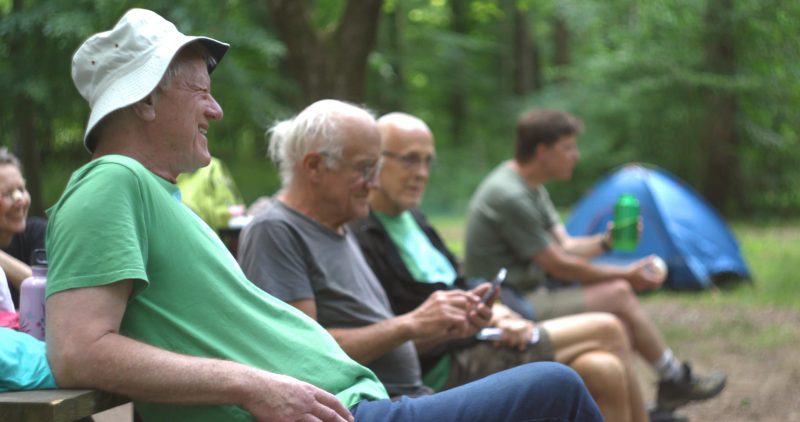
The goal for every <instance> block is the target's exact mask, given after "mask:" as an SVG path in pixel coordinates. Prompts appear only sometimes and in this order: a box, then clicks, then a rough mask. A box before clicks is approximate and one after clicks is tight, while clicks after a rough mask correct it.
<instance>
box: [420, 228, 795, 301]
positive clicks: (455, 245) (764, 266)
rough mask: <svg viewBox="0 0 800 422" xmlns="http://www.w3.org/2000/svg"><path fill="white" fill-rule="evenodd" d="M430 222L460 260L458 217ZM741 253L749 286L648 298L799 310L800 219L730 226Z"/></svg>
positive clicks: (461, 235)
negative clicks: (746, 269) (750, 277)
mask: <svg viewBox="0 0 800 422" xmlns="http://www.w3.org/2000/svg"><path fill="white" fill-rule="evenodd" d="M430 220H431V223H432V224H433V226H434V227H436V228H437V230H439V232H440V233H441V235H442V238H443V239H444V241H445V243H446V244H447V246H448V247H449V248H450V250H451V251H453V253H454V254H455V255H456V256H457V257H459V258H461V259H463V256H464V228H465V227H464V225H465V223H466V221H465V219H464V217H463V216H435V217H432V218H431V219H430ZM732 229H733V232H734V234H735V236H736V238H737V239H738V240H739V245H740V247H741V250H742V255H743V256H744V259H745V261H746V262H747V264H748V266H749V267H750V271H751V273H752V276H753V282H752V283H741V284H738V285H736V286H734V287H732V288H726V289H723V290H718V291H713V292H711V291H707V292H670V291H660V292H658V293H655V294H653V295H649V296H648V299H647V300H661V299H660V298H663V299H664V300H674V299H677V300H681V301H685V302H686V303H687V304H692V305H703V306H718V307H720V308H724V307H725V306H728V305H737V306H750V307H765V306H766V307H778V308H789V309H795V310H800V276H799V275H798V274H800V220H792V221H778V222H769V223H766V224H756V223H752V222H737V223H734V224H733V225H732Z"/></svg>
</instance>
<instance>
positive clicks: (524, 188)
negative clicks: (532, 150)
mask: <svg viewBox="0 0 800 422" xmlns="http://www.w3.org/2000/svg"><path fill="white" fill-rule="evenodd" d="M559 222H560V218H559V216H558V213H557V212H556V209H555V207H554V206H553V202H552V201H551V200H550V195H549V194H548V193H547V189H545V187H544V186H541V185H540V186H538V187H535V188H532V187H530V186H529V185H528V184H527V183H526V182H525V180H524V179H522V176H520V175H519V173H517V172H516V171H514V169H512V168H511V166H510V165H509V164H508V163H502V164H501V165H500V166H498V167H497V168H495V169H494V170H493V171H492V173H491V174H489V176H487V177H486V179H484V181H483V182H482V183H481V184H480V186H478V189H477V190H476V191H475V194H473V196H472V199H471V200H470V204H469V209H468V211H467V229H466V244H465V253H464V255H465V257H464V269H465V272H466V275H467V276H468V277H482V278H486V279H489V278H491V277H493V276H494V275H495V274H496V273H497V271H498V270H499V269H500V268H502V267H505V268H506V269H508V275H507V277H506V283H508V284H511V285H513V286H515V287H517V288H518V289H520V290H521V291H523V292H525V291H530V290H532V289H534V288H536V286H538V285H539V284H540V283H542V282H544V277H545V273H544V271H542V269H540V268H539V267H537V266H536V265H535V264H534V263H533V261H532V260H531V258H532V257H533V256H534V255H536V254H537V253H538V252H539V251H541V250H543V249H544V248H546V247H547V246H548V245H549V244H550V242H552V241H553V239H552V235H551V234H550V231H551V230H552V229H553V227H554V226H556V225H557V224H559Z"/></svg>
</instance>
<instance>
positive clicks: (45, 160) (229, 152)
mask: <svg viewBox="0 0 800 422" xmlns="http://www.w3.org/2000/svg"><path fill="white" fill-rule="evenodd" d="M131 7H147V8H149V9H152V10H154V11H156V12H158V13H160V14H162V15H163V16H164V17H166V18H167V19H169V20H171V21H172V22H174V23H175V24H176V25H177V26H178V28H179V29H180V30H182V31H183V32H185V33H191V34H204V35H209V36H212V37H215V38H218V39H221V40H224V41H227V42H229V43H231V45H232V49H231V51H230V52H229V53H228V55H227V56H226V58H225V63H224V65H223V66H220V68H219V69H218V70H217V71H216V72H215V73H214V76H213V84H214V85H213V90H214V95H215V96H216V97H217V99H218V101H219V102H220V104H222V106H223V108H224V110H225V118H224V119H223V120H222V121H221V122H219V123H217V124H215V125H212V127H211V130H210V133H209V139H211V140H212V152H213V153H214V154H215V155H217V156H219V157H220V158H222V159H223V160H224V161H226V163H227V164H228V165H229V166H230V168H231V170H232V172H233V174H234V178H235V179H236V180H237V183H238V184H239V185H240V188H241V190H242V193H243V194H244V196H245V199H246V200H248V201H252V200H253V199H255V197H257V196H259V195H265V194H271V193H273V192H274V191H275V190H276V189H277V187H278V186H279V183H278V180H277V173H276V171H275V168H274V166H273V165H272V164H270V163H269V162H268V161H267V159H266V158H265V157H264V152H265V143H264V131H265V129H266V128H268V127H269V125H270V124H271V123H272V122H273V121H275V120H276V119H278V118H283V117H287V116H289V115H291V114H294V113H295V112H297V111H298V110H299V109H301V108H302V107H304V106H305V105H307V104H308V103H310V102H311V101H313V100H315V99H317V98H321V97H330V96H333V97H337V98H341V99H347V100H351V101H355V102H359V103H364V104H366V105H367V106H368V107H369V108H371V109H372V110H374V111H375V112H376V113H378V114H382V113H385V112H389V111H395V110H402V111H406V112H409V113H413V114H416V115H418V116H420V117H421V118H423V119H424V120H426V121H427V122H428V123H429V124H430V126H431V128H432V129H433V131H434V134H435V135H436V137H437V146H438V152H439V157H440V160H439V164H438V166H437V169H436V171H435V172H434V174H433V176H432V181H431V184H430V187H429V191H428V194H427V196H426V200H425V201H426V202H425V208H427V209H428V210H429V211H434V212H461V211H462V210H463V207H464V206H465V205H466V202H467V201H468V199H469V196H470V195H471V193H472V191H473V189H474V188H475V187H476V186H477V184H478V183H479V182H480V180H481V179H482V178H483V177H484V176H485V174H486V173H487V172H488V171H489V170H491V168H492V167H494V166H495V165H497V164H498V163H499V162H500V161H502V160H504V159H506V158H507V157H509V156H510V155H511V152H512V148H513V133H514V132H513V129H514V124H515V121H516V115H517V114H518V113H519V112H520V111H521V110H523V109H525V108H529V107H551V108H561V109H564V110H567V111H569V112H571V113H573V114H575V115H577V116H579V117H581V118H582V119H583V120H584V122H585V124H586V131H585V133H584V135H583V136H582V137H581V140H580V146H581V151H582V163H581V164H580V165H579V166H578V169H577V171H576V174H575V179H574V181H573V182H571V183H559V184H557V185H554V186H553V187H551V189H550V191H551V194H552V195H553V197H554V199H555V201H556V203H557V204H560V205H569V204H571V203H572V202H573V201H575V200H576V199H577V198H578V196H579V195H580V194H581V193H582V192H583V191H585V190H586V189H587V188H589V187H590V186H591V184H592V183H593V182H595V181H596V180H597V179H598V178H599V177H600V176H601V175H603V174H604V173H606V172H608V171H610V170H612V169H614V168H615V167H617V166H619V165H621V164H623V163H626V162H630V161H639V162H645V163H651V164H654V165H658V166H661V167H663V168H665V169H667V170H669V171H671V172H673V173H674V174H676V175H677V176H679V177H680V178H682V179H684V180H685V181H686V182H687V183H689V184H691V185H692V186H694V187H695V188H696V189H697V190H699V191H700V192H701V193H702V194H703V195H704V196H705V197H706V198H707V199H709V200H710V201H711V202H712V203H713V204H714V205H715V206H717V207H718V209H720V210H721V211H723V212H725V213H726V214H729V215H738V216H750V215H779V216H780V215H789V214H792V213H796V212H797V211H800V193H799V192H800V166H798V165H797V164H796V163H798V162H800V148H798V147H800V145H799V144H800V139H799V138H798V137H799V136H800V135H799V133H798V132H800V113H798V112H797V110H798V109H800V26H798V25H797V21H798V19H800V2H785V1H778V0H668V1H664V0H636V1H634V0H581V1H576V0H561V1H558V0H539V1H533V0H460V1H459V0H261V1H258V0H250V1H245V0H217V1H202V0H194V1H188V0H170V1H167V0H140V1H136V2H133V1H125V0H123V1H110V0H0V16H2V19H1V20H0V58H2V60H1V61H0V87H2V88H3V91H4V93H5V95H4V96H3V100H2V102H0V144H3V145H7V146H9V147H10V148H11V149H12V150H13V151H15V152H16V153H17V154H18V155H19V156H20V158H21V159H22V160H23V162H24V165H25V173H26V177H27V179H28V184H29V187H30V190H31V194H32V197H33V198H34V205H33V209H32V212H33V213H35V214H40V213H41V212H42V210H43V209H44V208H46V207H48V206H50V205H51V204H52V203H53V202H55V200H56V199H57V198H58V196H59V194H60V192H61V190H62V189H63V186H64V185H65V184H66V181H67V178H68V176H69V174H70V172H71V171H73V170H74V169H76V168H77V167H78V166H79V165H81V164H82V163H84V162H86V161H87V160H88V159H89V157H88V154H87V153H86V152H85V150H83V146H82V143H81V139H82V131H83V127H84V124H85V121H86V119H87V117H88V106H87V105H86V102H85V101H84V100H83V99H82V98H81V97H80V96H79V94H78V93H77V91H76V90H75V88H74V86H73V85H72V81H71V78H70V62H71V56H72V54H73V52H74V50H75V49H76V48H77V47H78V46H79V45H80V43H81V42H82V41H83V40H84V39H85V38H86V37H88V36H89V35H91V34H92V33H95V32H98V31H102V30H107V29H109V28H111V27H112V26H113V25H114V23H115V22H116V21H117V19H119V17H120V16H121V15H122V14H123V13H124V11H125V10H127V9H129V8H131Z"/></svg>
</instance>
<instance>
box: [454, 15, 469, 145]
mask: <svg viewBox="0 0 800 422" xmlns="http://www.w3.org/2000/svg"><path fill="white" fill-rule="evenodd" d="M466 3H467V2H466V1H458V0H456V1H451V2H450V19H451V21H450V23H451V25H450V30H451V31H453V33H454V34H456V35H458V36H461V37H463V36H466V35H467V29H468V26H469V25H468V23H467V14H466V10H465V7H464V6H465V4H466ZM450 66H451V76H452V78H451V81H450V100H449V103H450V137H451V139H452V145H461V144H463V142H464V126H465V125H466V122H467V97H466V95H465V94H464V93H465V92H466V86H465V82H464V66H466V61H465V60H464V53H463V51H460V49H459V50H458V51H456V53H455V55H454V57H453V59H452V62H451V63H450Z"/></svg>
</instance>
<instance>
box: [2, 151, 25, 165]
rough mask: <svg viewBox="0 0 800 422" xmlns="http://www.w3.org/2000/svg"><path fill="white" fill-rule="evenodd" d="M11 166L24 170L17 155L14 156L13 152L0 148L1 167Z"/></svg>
mask: <svg viewBox="0 0 800 422" xmlns="http://www.w3.org/2000/svg"><path fill="white" fill-rule="evenodd" d="M7 164H11V165H12V166H14V167H16V168H18V169H20V170H22V165H21V164H20V162H19V158H17V156H16V155H14V154H12V153H11V151H9V150H8V148H6V147H0V165H7Z"/></svg>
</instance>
